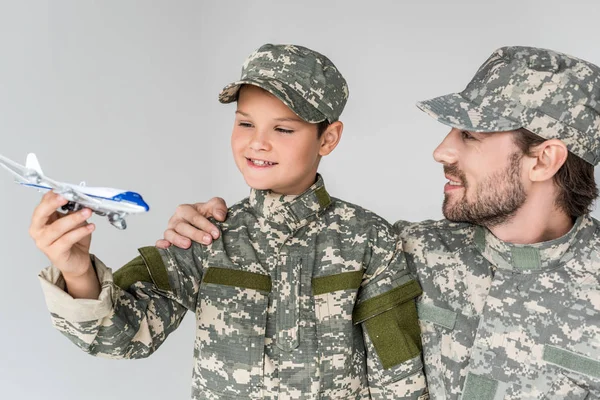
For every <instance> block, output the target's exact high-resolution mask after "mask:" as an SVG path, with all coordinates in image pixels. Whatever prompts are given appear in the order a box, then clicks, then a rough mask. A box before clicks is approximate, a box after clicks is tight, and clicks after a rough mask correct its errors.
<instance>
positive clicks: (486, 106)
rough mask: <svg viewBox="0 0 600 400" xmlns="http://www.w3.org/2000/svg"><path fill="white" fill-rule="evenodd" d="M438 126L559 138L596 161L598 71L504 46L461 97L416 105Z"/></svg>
mask: <svg viewBox="0 0 600 400" xmlns="http://www.w3.org/2000/svg"><path fill="white" fill-rule="evenodd" d="M417 106H418V107H419V108H420V109H422V110H423V111H425V112H427V113H428V114H430V115H431V116H433V117H434V118H436V119H438V120H439V121H440V122H442V123H444V124H446V125H449V126H452V127H455V128H459V129H466V130H470V131H476V132H502V131H511V130H516V129H519V128H526V129H527V130H529V131H531V132H533V133H535V134H537V135H538V136H541V137H543V138H545V139H555V138H556V139H560V140H562V141H563V142H564V143H565V145H566V146H567V148H568V149H569V150H570V151H571V152H572V153H574V154H576V155H577V156H579V157H581V158H583V159H584V160H585V161H587V162H589V163H590V164H593V165H596V164H598V162H599V161H600V140H599V139H600V68H599V67H598V66H596V65H594V64H592V63H589V62H587V61H583V60H580V59H578V58H575V57H571V56H568V55H565V54H562V53H558V52H556V51H552V50H546V49H539V48H535V47H518V46H517V47H502V48H501V49H498V50H496V51H495V52H494V53H493V54H492V55H491V56H490V57H489V58H488V59H487V61H486V62H485V63H484V64H483V65H482V66H481V67H480V68H479V70H478V71H477V73H476V74H475V77H474V78H473V79H472V80H471V82H470V83H469V84H468V85H467V87H466V89H465V90H464V91H462V92H460V93H453V94H449V95H445V96H441V97H437V98H434V99H431V100H426V101H422V102H420V103H417Z"/></svg>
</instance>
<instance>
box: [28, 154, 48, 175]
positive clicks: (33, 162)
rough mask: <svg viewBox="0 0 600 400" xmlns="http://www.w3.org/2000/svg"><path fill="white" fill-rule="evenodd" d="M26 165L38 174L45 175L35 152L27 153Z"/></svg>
mask: <svg viewBox="0 0 600 400" xmlns="http://www.w3.org/2000/svg"><path fill="white" fill-rule="evenodd" d="M25 166H26V167H27V168H30V169H33V170H35V171H36V172H37V173H38V174H40V175H44V172H42V167H40V163H39V162H38V159H37V157H36V155H35V154H34V153H29V154H27V161H26V162H25Z"/></svg>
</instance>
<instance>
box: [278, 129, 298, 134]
mask: <svg viewBox="0 0 600 400" xmlns="http://www.w3.org/2000/svg"><path fill="white" fill-rule="evenodd" d="M275 130H276V131H277V132H281V133H287V134H290V133H294V131H293V130H291V129H284V128H275Z"/></svg>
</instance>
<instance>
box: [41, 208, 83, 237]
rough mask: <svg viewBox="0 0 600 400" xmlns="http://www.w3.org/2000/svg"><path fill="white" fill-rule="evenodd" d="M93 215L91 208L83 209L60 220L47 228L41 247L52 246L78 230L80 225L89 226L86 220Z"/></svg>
mask: <svg viewBox="0 0 600 400" xmlns="http://www.w3.org/2000/svg"><path fill="white" fill-rule="evenodd" d="M91 215H92V211H91V210H90V209H89V208H84V209H81V210H79V211H77V212H74V213H72V214H69V215H67V216H65V217H62V218H59V219H58V220H56V221H54V222H53V223H52V224H51V225H49V226H48V227H47V228H46V231H45V232H44V235H43V236H44V237H43V239H41V240H40V243H39V245H41V246H52V245H53V244H54V243H55V242H57V241H59V240H60V239H61V237H63V236H65V235H67V234H69V233H70V232H72V231H74V230H76V229H77V227H78V226H79V225H87V222H86V220H87V219H88V218H89V217H90V216H91Z"/></svg>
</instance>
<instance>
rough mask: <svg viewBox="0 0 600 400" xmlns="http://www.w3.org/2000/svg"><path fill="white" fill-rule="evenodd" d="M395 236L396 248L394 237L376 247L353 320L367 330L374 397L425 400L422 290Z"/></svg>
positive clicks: (370, 383)
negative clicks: (420, 310)
mask: <svg viewBox="0 0 600 400" xmlns="http://www.w3.org/2000/svg"><path fill="white" fill-rule="evenodd" d="M390 235H392V234H390ZM392 236H393V238H394V240H393V242H392V243H393V244H390V238H388V239H387V240H384V241H382V237H384V238H385V235H381V233H380V234H379V235H378V238H377V240H376V242H374V244H373V251H372V255H371V259H370V260H369V264H368V268H367V271H366V274H365V275H366V279H365V280H364V281H363V284H362V286H361V289H360V291H359V294H358V299H357V305H356V306H355V309H354V313H353V320H354V323H355V324H361V325H362V328H363V335H364V341H365V347H366V350H367V371H368V380H369V388H370V392H371V396H372V398H373V399H419V398H426V397H425V396H426V393H427V388H426V384H425V376H424V374H423V363H422V359H421V340H420V331H419V323H418V318H417V310H416V306H415V298H416V297H417V296H419V295H420V294H421V293H422V291H421V287H420V286H419V284H418V283H417V281H416V280H415V279H414V278H413V276H412V275H411V274H410V273H409V271H408V270H407V266H406V260H405V258H404V253H403V252H402V246H401V243H400V241H399V240H398V239H397V237H396V236H395V235H392ZM392 236H390V237H392ZM421 396H424V397H421Z"/></svg>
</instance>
